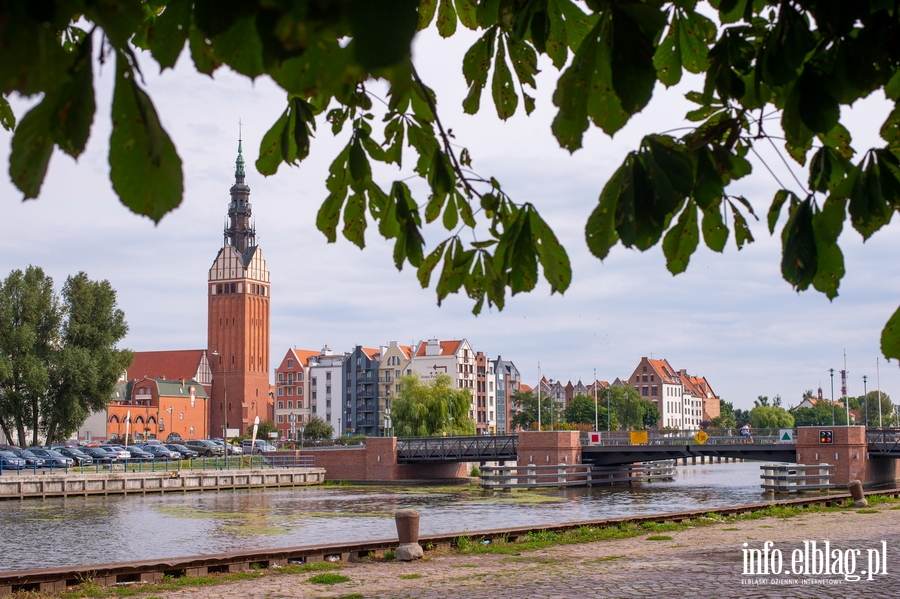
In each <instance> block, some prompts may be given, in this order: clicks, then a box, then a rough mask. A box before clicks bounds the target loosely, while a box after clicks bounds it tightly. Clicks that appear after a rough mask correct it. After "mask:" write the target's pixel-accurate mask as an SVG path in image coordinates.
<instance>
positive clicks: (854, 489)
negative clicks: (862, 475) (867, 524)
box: [847, 480, 869, 507]
mask: <svg viewBox="0 0 900 599" xmlns="http://www.w3.org/2000/svg"><path fill="white" fill-rule="evenodd" d="M847 488H848V489H850V496H851V497H852V498H853V507H866V506H867V505H869V502H868V501H867V500H866V498H865V496H864V495H863V486H862V483H861V482H859V481H858V480H851V481H850V483H849V484H848V485H847Z"/></svg>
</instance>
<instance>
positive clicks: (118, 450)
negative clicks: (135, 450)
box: [100, 443, 131, 461]
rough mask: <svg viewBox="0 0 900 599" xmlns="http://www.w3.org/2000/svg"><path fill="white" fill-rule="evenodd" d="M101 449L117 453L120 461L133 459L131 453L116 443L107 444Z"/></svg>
mask: <svg viewBox="0 0 900 599" xmlns="http://www.w3.org/2000/svg"><path fill="white" fill-rule="evenodd" d="M100 449H103V450H104V451H110V450H112V451H115V452H116V457H117V458H119V460H120V461H124V460H127V459H129V458H131V452H129V451H128V450H127V449H125V448H124V447H123V446H121V445H117V444H114V443H106V444H104V445H101V446H100Z"/></svg>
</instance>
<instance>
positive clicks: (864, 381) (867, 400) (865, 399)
mask: <svg viewBox="0 0 900 599" xmlns="http://www.w3.org/2000/svg"><path fill="white" fill-rule="evenodd" d="M866 378H867V377H866V375H863V400H864V401H865V402H866V428H868V427H869V396H868V395H866Z"/></svg>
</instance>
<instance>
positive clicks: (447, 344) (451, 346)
mask: <svg viewBox="0 0 900 599" xmlns="http://www.w3.org/2000/svg"><path fill="white" fill-rule="evenodd" d="M439 343H440V344H441V355H442V356H452V355H453V354H455V353H456V352H457V351H458V350H459V346H460V345H461V344H462V339H457V340H455V341H440V342H439ZM426 347H428V343H427V342H425V343H420V344H419V349H418V351H416V356H417V357H418V356H424V355H425V348H426Z"/></svg>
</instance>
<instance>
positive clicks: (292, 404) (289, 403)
mask: <svg viewBox="0 0 900 599" xmlns="http://www.w3.org/2000/svg"><path fill="white" fill-rule="evenodd" d="M287 409H288V410H293V409H294V402H292V401H289V402H288V408H287Z"/></svg>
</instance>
